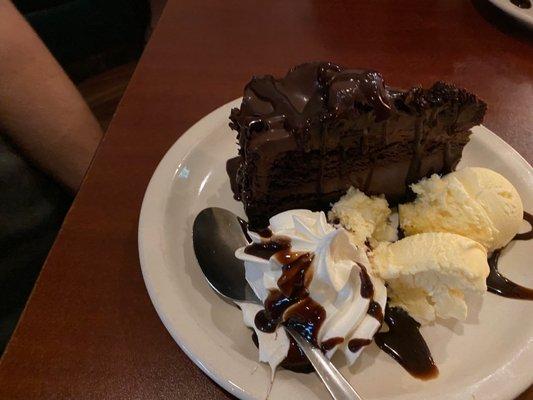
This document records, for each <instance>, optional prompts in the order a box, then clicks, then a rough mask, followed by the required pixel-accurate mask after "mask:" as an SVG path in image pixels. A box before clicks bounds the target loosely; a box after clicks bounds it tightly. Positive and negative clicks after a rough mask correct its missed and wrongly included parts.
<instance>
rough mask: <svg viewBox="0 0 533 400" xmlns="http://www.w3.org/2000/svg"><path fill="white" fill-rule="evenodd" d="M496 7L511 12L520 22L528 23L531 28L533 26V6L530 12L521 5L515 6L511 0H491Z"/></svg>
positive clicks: (507, 12)
mask: <svg viewBox="0 0 533 400" xmlns="http://www.w3.org/2000/svg"><path fill="white" fill-rule="evenodd" d="M489 1H490V2H491V3H492V4H493V5H494V6H495V7H497V8H499V9H500V10H502V11H503V12H504V13H506V14H510V15H511V16H512V17H514V18H516V19H518V20H519V21H520V22H522V23H524V24H526V25H527V26H528V27H529V28H533V7H532V8H531V13H532V15H530V13H529V12H527V11H524V10H523V9H521V8H520V7H517V6H515V5H514V4H512V3H511V2H510V1H508V0H507V1H506V0H489Z"/></svg>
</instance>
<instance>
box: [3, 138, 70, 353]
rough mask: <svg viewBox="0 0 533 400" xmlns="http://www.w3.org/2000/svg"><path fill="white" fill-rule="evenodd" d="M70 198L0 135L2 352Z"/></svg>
mask: <svg viewBox="0 0 533 400" xmlns="http://www.w3.org/2000/svg"><path fill="white" fill-rule="evenodd" d="M71 201H72V198H71V196H69V195H68V194H67V193H66V192H65V191H64V190H63V189H62V188H61V187H60V186H59V185H58V184H56V183H55V182H54V181H53V180H51V179H50V178H48V177H47V176H45V175H44V174H42V173H40V172H39V171H38V170H36V169H35V168H33V167H32V166H31V165H30V164H29V163H28V162H27V161H26V160H24V159H23V158H22V157H20V156H19V155H18V154H17V153H16V152H15V150H14V148H13V147H12V146H11V145H10V144H9V143H8V142H7V141H6V140H5V139H3V138H2V137H1V136H0V355H1V354H2V352H3V350H4V347H5V345H6V344H7V341H8V340H9V337H10V336H11V332H12V331H13V329H14V328H15V325H16V323H17V321H18V318H19V316H20V313H21V312H22V310H23V308H24V304H25V303H26V300H27V298H28V296H29V294H30V292H31V290H32V288H33V285H34V283H35V280H36V278H37V276H38V274H39V271H40V269H41V266H42V264H43V262H44V259H45V258H46V255H47V254H48V251H49V250H50V247H51V246H52V243H53V241H54V239H55V237H56V235H57V232H58V230H59V227H60V226H61V223H62V221H63V218H64V216H65V214H66V212H67V210H68V207H69V206H70V203H71Z"/></svg>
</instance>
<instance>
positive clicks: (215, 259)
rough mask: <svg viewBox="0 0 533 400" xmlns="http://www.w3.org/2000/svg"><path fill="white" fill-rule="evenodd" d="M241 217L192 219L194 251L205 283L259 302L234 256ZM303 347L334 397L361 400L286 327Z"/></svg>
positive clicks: (241, 241) (215, 214) (208, 213)
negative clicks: (205, 279)
mask: <svg viewBox="0 0 533 400" xmlns="http://www.w3.org/2000/svg"><path fill="white" fill-rule="evenodd" d="M240 221H242V220H240V219H239V218H238V217H237V216H236V215H235V214H233V213H232V212H231V211H228V210H225V209H222V208H206V209H205V210H203V211H201V212H200V213H199V214H198V215H197V217H196V219H195V220H194V227H193V244H194V252H195V254H196V258H197V259H198V263H199V264H200V268H201V269H202V272H203V273H204V275H205V277H206V278H207V282H208V283H209V285H211V287H212V288H213V290H214V291H215V292H217V293H218V294H219V295H220V296H222V298H224V299H225V300H227V301H230V302H234V301H248V302H252V303H258V304H261V301H260V300H259V299H258V298H257V296H256V295H255V293H254V292H253V290H252V288H251V287H250V285H249V284H248V282H247V281H246V278H245V276H244V264H243V262H242V261H240V260H238V259H237V258H235V255H234V253H235V250H236V249H237V248H239V247H242V246H245V245H246V244H247V241H246V237H245V235H244V231H243V228H242V225H241V222H240ZM285 329H286V330H287V332H288V333H289V335H291V336H292V337H293V338H294V340H295V341H296V343H298V346H300V348H301V349H302V350H303V352H304V353H305V355H306V356H307V358H308V359H309V362H310V363H311V364H312V365H313V367H314V369H315V371H316V373H317V374H318V376H319V377H320V378H321V379H322V382H323V383H324V385H325V386H326V388H327V389H328V391H329V393H330V394H331V397H332V398H333V399H335V400H347V399H350V400H362V398H361V396H359V395H358V394H357V392H356V391H355V390H354V388H353V387H351V386H350V384H349V383H348V382H347V381H346V379H345V378H344V377H343V376H342V375H341V373H340V372H339V371H338V370H337V368H335V366H334V365H333V364H332V363H331V361H330V360H329V359H328V358H327V357H326V356H325V355H324V353H322V351H321V350H320V349H318V348H316V347H315V346H313V345H312V344H311V343H309V342H308V341H307V340H306V339H304V338H303V337H302V336H301V335H300V334H299V333H298V332H297V331H296V330H294V329H293V328H291V327H288V326H285Z"/></svg>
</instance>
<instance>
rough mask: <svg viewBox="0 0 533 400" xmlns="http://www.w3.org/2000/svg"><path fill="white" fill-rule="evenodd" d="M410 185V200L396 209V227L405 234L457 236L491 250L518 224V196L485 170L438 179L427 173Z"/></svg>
mask: <svg viewBox="0 0 533 400" xmlns="http://www.w3.org/2000/svg"><path fill="white" fill-rule="evenodd" d="M411 187H412V189H413V191H414V192H415V193H416V194H417V198H416V200H415V201H414V202H412V203H408V204H402V205H400V206H399V217H400V227H401V228H402V229H403V231H404V233H405V234H406V235H413V234H416V233H423V232H450V233H457V234H459V235H462V236H466V237H468V238H471V239H473V240H475V241H477V242H479V243H481V244H482V245H483V246H485V248H486V249H487V251H489V252H491V251H493V250H496V249H499V248H502V247H504V246H505V245H506V244H507V243H509V242H510V241H511V239H512V238H513V237H514V235H516V233H517V232H518V229H519V227H520V224H521V222H522V217H523V211H524V210H523V206H522V200H521V199H520V196H519V194H518V192H517V191H516V189H515V188H514V186H513V185H512V184H511V183H510V182H509V181H508V180H507V179H505V178H504V177H503V176H501V175H500V174H498V173H497V172H494V171H492V170H490V169H487V168H478V167H469V168H463V169H461V170H458V171H455V172H452V173H450V174H448V175H445V176H443V177H442V178H441V177H439V176H438V175H433V176H431V178H429V179H424V180H422V181H420V182H418V183H417V184H414V185H412V186H411Z"/></svg>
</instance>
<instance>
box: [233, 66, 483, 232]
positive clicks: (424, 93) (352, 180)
mask: <svg viewBox="0 0 533 400" xmlns="http://www.w3.org/2000/svg"><path fill="white" fill-rule="evenodd" d="M485 111H486V105H485V103H483V102H482V101H481V100H479V99H478V98H477V97H476V96H475V95H473V94H471V93H468V92H467V91H465V90H464V89H459V88H456V87H455V86H453V85H449V84H446V83H443V82H437V83H435V84H434V85H433V86H432V87H431V88H430V89H423V88H420V87H415V88H412V89H410V90H407V91H402V90H396V89H392V88H389V87H387V86H386V85H385V84H384V82H383V79H382V77H381V75H380V74H379V73H377V72H374V71H362V70H347V69H343V68H341V67H340V66H338V65H335V64H332V63H325V62H317V63H308V64H302V65H300V66H297V67H295V68H293V69H291V70H290V71H289V72H288V74H287V75H286V76H285V77H284V78H282V79H275V78H274V77H272V76H270V75H266V76H262V77H254V78H253V79H252V80H251V81H250V83H248V85H246V87H245V89H244V97H243V101H242V104H241V107H240V108H235V109H233V110H232V111H231V116H230V120H231V123H230V126H231V128H232V129H234V130H236V131H237V132H238V134H237V139H238V142H239V147H240V148H239V155H238V157H236V158H235V159H232V160H229V161H228V174H229V176H230V179H231V180H232V189H233V192H234V194H235V198H236V199H238V200H241V201H242V202H243V203H244V207H245V210H246V213H247V215H248V218H249V220H250V223H251V224H252V225H255V226H262V225H265V224H266V223H267V221H268V218H269V217H271V216H272V215H274V214H276V213H278V212H281V211H284V210H288V209H292V208H310V209H324V208H327V207H328V206H329V203H331V202H332V201H336V200H337V199H338V198H339V197H340V196H341V195H342V194H344V192H345V191H346V190H347V189H348V187H350V186H355V187H357V188H359V189H361V190H362V191H364V192H366V193H367V194H381V193H383V194H385V196H386V197H387V199H388V200H389V202H390V203H392V204H396V203H398V202H401V201H403V200H406V199H407V197H408V196H409V189H408V185H409V184H411V183H413V182H416V181H418V180H419V179H420V178H422V177H424V176H428V175H430V174H432V173H448V172H450V171H452V170H453V169H454V168H455V166H456V165H457V163H458V162H459V160H460V159H461V153H462V150H463V147H464V145H465V144H466V143H467V142H468V138H469V135H470V131H469V129H470V128H472V127H473V126H475V125H478V124H480V123H481V121H482V119H483V116H484V114H485Z"/></svg>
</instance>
